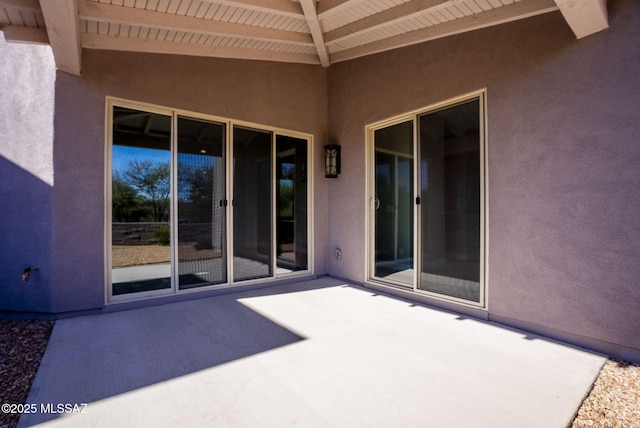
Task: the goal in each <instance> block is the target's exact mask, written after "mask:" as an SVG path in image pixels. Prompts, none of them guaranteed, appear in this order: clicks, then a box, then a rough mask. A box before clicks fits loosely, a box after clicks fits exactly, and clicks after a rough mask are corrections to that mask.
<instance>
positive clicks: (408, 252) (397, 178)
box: [374, 121, 414, 286]
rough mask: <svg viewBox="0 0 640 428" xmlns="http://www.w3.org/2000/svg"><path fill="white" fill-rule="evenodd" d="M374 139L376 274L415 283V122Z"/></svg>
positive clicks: (386, 130)
mask: <svg viewBox="0 0 640 428" xmlns="http://www.w3.org/2000/svg"><path fill="white" fill-rule="evenodd" d="M374 139H375V166H374V173H375V243H374V245H375V248H374V251H375V260H374V262H375V265H374V268H375V271H374V276H376V277H377V278H384V279H387V280H392V281H394V282H398V283H401V284H404V285H408V286H413V277H414V268H413V204H414V202H413V121H408V122H403V123H399V124H396V125H392V126H389V127H386V128H382V129H378V130H377V131H375V134H374Z"/></svg>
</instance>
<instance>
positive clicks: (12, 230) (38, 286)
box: [0, 32, 55, 312]
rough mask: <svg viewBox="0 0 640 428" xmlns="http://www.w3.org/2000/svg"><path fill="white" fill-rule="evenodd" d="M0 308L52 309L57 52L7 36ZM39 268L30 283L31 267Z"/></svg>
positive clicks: (1, 89)
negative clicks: (25, 276)
mask: <svg viewBox="0 0 640 428" xmlns="http://www.w3.org/2000/svg"><path fill="white" fill-rule="evenodd" d="M0 58H1V59H0V310H12V309H19V310H22V311H28V312H42V311H44V312H46V311H49V310H50V308H51V304H50V297H51V294H50V291H51V289H50V279H51V275H52V273H51V201H52V192H53V186H54V173H53V114H54V109H53V108H54V106H53V91H54V84H55V64H54V60H53V54H52V52H51V48H50V47H48V46H34V45H21V44H11V43H6V42H5V40H4V35H3V34H2V33H1V32H0ZM27 267H33V268H37V271H35V270H34V271H33V272H32V274H31V277H30V279H29V281H27V282H24V281H22V279H21V276H22V273H23V272H24V269H25V268H27Z"/></svg>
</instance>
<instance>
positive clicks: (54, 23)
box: [40, 0, 82, 75]
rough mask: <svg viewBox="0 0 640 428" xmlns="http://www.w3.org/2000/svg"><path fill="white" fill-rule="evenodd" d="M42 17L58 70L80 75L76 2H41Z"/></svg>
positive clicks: (64, 0) (66, 0) (44, 0)
mask: <svg viewBox="0 0 640 428" xmlns="http://www.w3.org/2000/svg"><path fill="white" fill-rule="evenodd" d="M40 6H41V8H42V16H43V17H44V22H45V25H46V26H47V34H48V36H49V43H50V44H51V48H52V49H53V55H54V57H55V59H56V67H57V68H58V70H61V71H65V72H67V73H71V74H75V75H80V69H81V68H82V49H81V47H80V29H79V23H78V21H79V20H78V4H77V2H76V0H58V1H51V0H43V1H42V2H40Z"/></svg>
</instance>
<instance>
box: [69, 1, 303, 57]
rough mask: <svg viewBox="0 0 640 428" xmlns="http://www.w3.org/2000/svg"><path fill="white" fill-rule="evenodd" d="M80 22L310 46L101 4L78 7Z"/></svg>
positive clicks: (260, 31)
mask: <svg viewBox="0 0 640 428" xmlns="http://www.w3.org/2000/svg"><path fill="white" fill-rule="evenodd" d="M80 18H82V19H86V20H87V21H95V22H107V23H111V24H125V25H133V26H140V27H149V28H158V29H162V30H169V31H184V32H186V33H197V34H207V35H213V36H226V37H241V38H244V39H251V40H263V41H270V42H283V43H288V44H294V45H304V46H313V40H312V38H311V36H310V35H309V34H307V33H297V32H293V31H284V30H276V29H271V28H262V27H256V26H252V25H243V24H236V23H232V22H222V21H214V20H210V19H200V18H193V17H190V16H182V15H174V14H170V13H162V12H155V11H149V10H145V9H137V8H132V7H122V6H113V5H109V4H103V3H94V2H85V1H82V2H81V3H80Z"/></svg>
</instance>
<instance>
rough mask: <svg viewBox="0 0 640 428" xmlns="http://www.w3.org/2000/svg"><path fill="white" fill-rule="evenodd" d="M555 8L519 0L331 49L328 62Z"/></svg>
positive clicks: (547, 2)
mask: <svg viewBox="0 0 640 428" xmlns="http://www.w3.org/2000/svg"><path fill="white" fill-rule="evenodd" d="M557 10H558V6H557V5H556V4H555V2H554V0H532V1H520V2H517V3H512V4H510V5H507V6H502V7H499V8H496V9H492V10H489V11H487V12H483V13H479V14H476V15H471V16H467V17H464V18H459V19H456V20H453V21H448V22H445V23H442V24H438V25H433V26H431V27H426V28H422V29H420V30H415V31H411V32H408V33H404V34H400V35H398V36H394V37H390V38H386V39H382V40H378V41H376V42H372V43H368V44H366V45H362V46H358V47H354V48H350V49H345V50H341V51H334V52H332V53H331V62H334V63H335V62H340V61H346V60H349V59H354V58H359V57H362V56H366V55H371V54H375V53H379V52H384V51H388V50H391V49H397V48H401V47H404V46H409V45H414V44H417V43H422V42H426V41H429V40H435V39H439V38H443V37H447V36H452V35H454V34H460V33H464V32H467V31H472V30H477V29H480V28H486V27H491V26H494V25H499V24H503V23H506V22H511V21H516V20H519V19H524V18H528V17H531V16H536V15H541V14H543V13H548V12H553V11H557ZM330 51H331V49H330Z"/></svg>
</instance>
